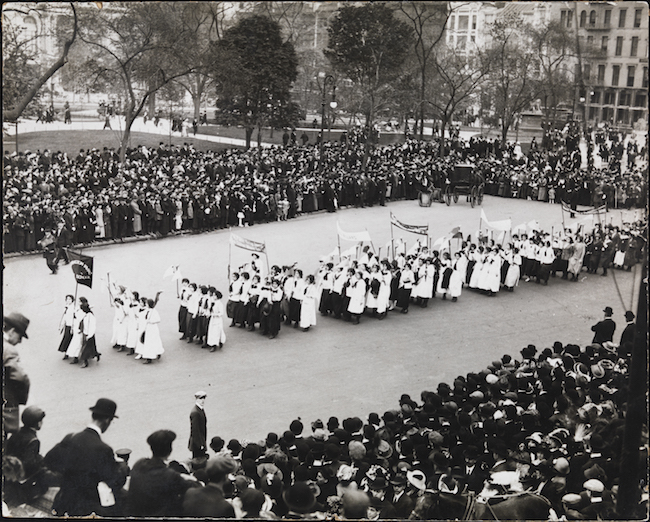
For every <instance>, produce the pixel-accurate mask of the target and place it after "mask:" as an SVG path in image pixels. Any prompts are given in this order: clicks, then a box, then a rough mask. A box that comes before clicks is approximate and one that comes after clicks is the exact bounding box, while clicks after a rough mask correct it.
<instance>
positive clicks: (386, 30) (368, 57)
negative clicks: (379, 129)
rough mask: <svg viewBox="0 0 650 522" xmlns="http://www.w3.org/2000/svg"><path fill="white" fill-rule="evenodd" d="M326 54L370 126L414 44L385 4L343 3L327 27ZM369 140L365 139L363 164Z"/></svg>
mask: <svg viewBox="0 0 650 522" xmlns="http://www.w3.org/2000/svg"><path fill="white" fill-rule="evenodd" d="M328 34H329V43H328V47H327V49H326V50H325V56H326V57H327V58H328V59H329V61H330V63H331V65H332V67H333V68H334V70H335V71H336V72H337V73H338V74H339V76H341V77H343V78H347V79H349V80H351V81H352V83H353V84H354V85H355V86H356V88H357V89H358V91H359V94H360V97H361V99H362V102H363V112H364V113H365V116H366V125H367V126H368V127H369V128H372V126H373V124H374V121H375V117H376V115H377V113H378V112H379V111H382V110H383V109H386V108H387V107H388V101H389V100H391V99H392V98H393V97H394V95H395V88H394V85H395V83H396V82H398V80H399V79H400V77H401V76H402V74H403V73H404V72H405V71H404V67H403V65H404V62H405V60H406V59H407V57H408V53H409V49H410V48H411V46H412V44H413V30H412V29H411V28H410V27H409V26H408V25H406V24H405V23H404V22H402V21H400V20H398V19H397V18H396V17H395V15H394V13H393V11H392V10H391V9H390V8H389V7H387V6H386V5H385V4H371V3H368V4H364V5H362V6H361V7H354V6H343V7H341V8H340V9H339V10H338V13H337V15H336V17H335V18H334V20H332V22H331V23H330V25H329V27H328ZM369 145H370V140H367V141H366V151H365V154H364V162H363V165H364V168H365V165H366V162H367V158H368V151H369Z"/></svg>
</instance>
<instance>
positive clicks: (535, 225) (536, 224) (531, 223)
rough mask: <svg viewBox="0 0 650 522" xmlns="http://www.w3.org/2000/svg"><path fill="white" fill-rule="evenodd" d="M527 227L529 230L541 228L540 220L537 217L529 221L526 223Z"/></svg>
mask: <svg viewBox="0 0 650 522" xmlns="http://www.w3.org/2000/svg"><path fill="white" fill-rule="evenodd" d="M526 228H527V229H528V230H539V221H537V220H536V219H533V220H531V221H529V222H528V223H526Z"/></svg>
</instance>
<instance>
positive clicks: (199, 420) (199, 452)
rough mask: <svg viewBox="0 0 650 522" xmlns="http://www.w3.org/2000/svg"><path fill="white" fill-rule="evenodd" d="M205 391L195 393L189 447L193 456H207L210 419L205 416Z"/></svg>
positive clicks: (191, 413) (200, 457)
mask: <svg viewBox="0 0 650 522" xmlns="http://www.w3.org/2000/svg"><path fill="white" fill-rule="evenodd" d="M206 397H207V394H206V393H205V392H204V391H197V392H196V393H195V394H194V399H195V403H194V407H193V408H192V411H191V412H190V442H189V445H188V449H189V450H190V451H191V452H192V458H195V459H196V458H199V459H202V458H204V457H206V456H207V454H208V452H207V438H208V427H207V426H208V421H207V418H206V416H205V409H204V408H205V398H206Z"/></svg>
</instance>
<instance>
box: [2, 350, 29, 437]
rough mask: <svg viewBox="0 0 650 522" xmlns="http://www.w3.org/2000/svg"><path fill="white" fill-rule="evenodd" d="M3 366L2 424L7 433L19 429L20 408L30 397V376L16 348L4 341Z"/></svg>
mask: <svg viewBox="0 0 650 522" xmlns="http://www.w3.org/2000/svg"><path fill="white" fill-rule="evenodd" d="M2 368H3V375H4V393H3V395H4V404H3V406H2V421H3V422H2V424H3V430H4V431H5V432H6V433H14V432H17V431H18V427H19V422H18V415H19V412H18V408H19V405H20V404H27V398H28V397H29V377H28V376H27V374H26V373H25V371H24V370H23V369H22V367H21V366H20V358H19V357H18V352H17V351H16V349H15V348H14V347H13V346H11V345H9V343H6V342H5V343H3V352H2Z"/></svg>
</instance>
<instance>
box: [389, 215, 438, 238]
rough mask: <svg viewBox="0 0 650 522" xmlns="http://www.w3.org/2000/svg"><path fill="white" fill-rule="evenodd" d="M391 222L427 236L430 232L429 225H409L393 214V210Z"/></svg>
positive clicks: (403, 228) (406, 229)
mask: <svg viewBox="0 0 650 522" xmlns="http://www.w3.org/2000/svg"><path fill="white" fill-rule="evenodd" d="M390 224H391V225H393V226H396V227H397V228H401V229H402V230H405V231H406V232H411V233H413V234H420V235H421V236H426V235H428V234H429V225H408V224H406V223H402V222H401V221H399V220H398V219H397V218H396V217H395V216H394V215H393V213H392V212H391V213H390Z"/></svg>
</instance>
